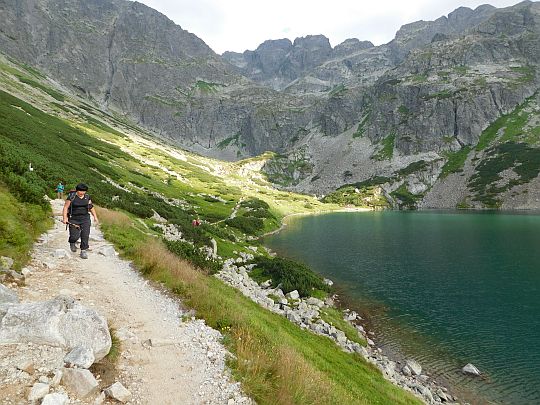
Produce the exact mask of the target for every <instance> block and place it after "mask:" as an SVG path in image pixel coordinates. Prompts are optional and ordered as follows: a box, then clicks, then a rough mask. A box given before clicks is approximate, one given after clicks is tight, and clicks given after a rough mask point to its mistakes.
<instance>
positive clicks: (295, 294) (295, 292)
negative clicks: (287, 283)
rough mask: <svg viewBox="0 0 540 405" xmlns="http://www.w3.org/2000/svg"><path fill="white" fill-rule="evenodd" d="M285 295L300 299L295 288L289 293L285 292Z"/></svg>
mask: <svg viewBox="0 0 540 405" xmlns="http://www.w3.org/2000/svg"><path fill="white" fill-rule="evenodd" d="M285 296H286V297H288V298H290V299H292V300H297V299H300V294H299V293H298V291H297V290H292V291H291V292H290V293H288V294H286V295H285Z"/></svg>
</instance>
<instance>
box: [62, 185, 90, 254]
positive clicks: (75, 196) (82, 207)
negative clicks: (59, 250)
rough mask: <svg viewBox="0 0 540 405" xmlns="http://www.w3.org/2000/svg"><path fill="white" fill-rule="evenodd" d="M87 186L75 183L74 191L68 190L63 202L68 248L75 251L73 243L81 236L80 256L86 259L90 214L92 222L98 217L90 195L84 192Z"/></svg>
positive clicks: (75, 246) (75, 247)
mask: <svg viewBox="0 0 540 405" xmlns="http://www.w3.org/2000/svg"><path fill="white" fill-rule="evenodd" d="M87 191H88V186H87V185H86V184H84V183H79V184H77V187H75V191H70V192H69V194H68V196H67V199H66V203H65V204H64V211H63V212H62V214H63V222H64V224H68V225H69V240H68V242H69V248H70V249H71V251H72V252H76V251H77V245H76V244H75V243H76V242H77V241H78V240H79V238H81V258H82V259H88V253H87V252H86V250H87V249H88V247H89V246H88V238H89V237H90V224H91V222H90V214H92V217H94V224H96V225H97V223H98V219H97V215H96V210H95V208H94V205H93V204H92V200H91V199H90V196H89V195H88V194H86V192H87Z"/></svg>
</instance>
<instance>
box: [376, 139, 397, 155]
mask: <svg viewBox="0 0 540 405" xmlns="http://www.w3.org/2000/svg"><path fill="white" fill-rule="evenodd" d="M395 141H396V134H391V135H389V136H387V137H386V138H384V139H383V140H382V141H381V144H382V148H381V149H380V150H379V151H378V152H377V153H376V154H375V155H373V157H374V158H375V159H376V160H390V159H392V156H394V143H395Z"/></svg>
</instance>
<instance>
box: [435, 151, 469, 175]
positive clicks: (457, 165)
mask: <svg viewBox="0 0 540 405" xmlns="http://www.w3.org/2000/svg"><path fill="white" fill-rule="evenodd" d="M470 152H471V147H470V146H464V147H463V148H461V149H460V150H458V151H457V152H450V153H447V154H446V157H447V159H448V160H447V161H446V163H445V164H444V166H443V168H442V170H441V175H440V178H441V179H444V178H445V177H447V176H448V175H449V174H451V173H460V172H462V171H463V166H464V165H465V161H466V160H467V156H469V153H470Z"/></svg>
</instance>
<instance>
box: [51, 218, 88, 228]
mask: <svg viewBox="0 0 540 405" xmlns="http://www.w3.org/2000/svg"><path fill="white" fill-rule="evenodd" d="M52 218H53V219H55V220H57V221H59V222H62V223H64V221H62V220H60V219H58V218H56V217H52ZM65 224H66V231H67V230H68V226H69V225H71V226H74V227H75V228H77V229H81V226H80V225H77V224H73V223H71V222H69V221H68V222H65Z"/></svg>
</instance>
